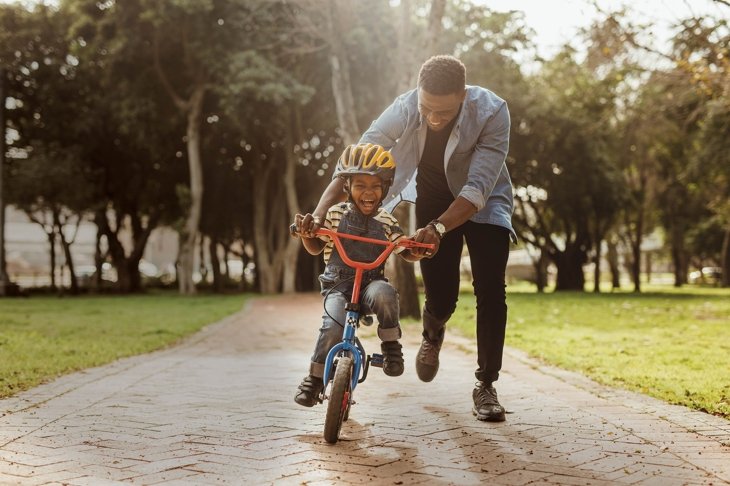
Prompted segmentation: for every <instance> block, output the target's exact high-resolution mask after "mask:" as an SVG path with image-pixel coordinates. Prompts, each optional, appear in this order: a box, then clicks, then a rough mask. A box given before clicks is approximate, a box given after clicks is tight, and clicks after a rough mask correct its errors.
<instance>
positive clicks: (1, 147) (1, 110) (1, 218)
mask: <svg viewBox="0 0 730 486" xmlns="http://www.w3.org/2000/svg"><path fill="white" fill-rule="evenodd" d="M5 97H6V96H5V69H4V68H3V67H2V66H0V297H1V296H5V295H8V294H9V293H10V291H9V290H10V278H9V277H8V272H7V267H6V262H5V193H4V191H3V189H4V187H5V183H4V182H3V180H4V173H5Z"/></svg>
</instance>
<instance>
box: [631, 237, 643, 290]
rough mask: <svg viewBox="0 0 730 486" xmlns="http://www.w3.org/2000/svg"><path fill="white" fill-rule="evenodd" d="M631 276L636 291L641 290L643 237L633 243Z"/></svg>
mask: <svg viewBox="0 0 730 486" xmlns="http://www.w3.org/2000/svg"><path fill="white" fill-rule="evenodd" d="M637 236H638V235H637ZM631 278H632V279H633V281H634V292H641V237H639V241H636V242H634V243H632V245H631Z"/></svg>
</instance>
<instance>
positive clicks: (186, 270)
mask: <svg viewBox="0 0 730 486" xmlns="http://www.w3.org/2000/svg"><path fill="white" fill-rule="evenodd" d="M204 98H205V85H203V84H199V85H198V86H196V87H195V90H194V91H193V94H192V96H191V98H190V102H189V105H188V112H187V130H186V133H187V152H188V168H189V170H190V208H189V211H188V219H187V221H186V222H185V228H184V230H183V231H182V232H181V234H180V258H179V260H180V261H179V265H180V271H179V272H178V285H179V289H180V293H181V294H184V295H193V294H195V293H196V289H195V283H194V282H193V269H194V264H195V243H196V241H197V239H198V227H199V226H200V215H201V211H202V207H203V162H202V159H201V155H200V117H201V114H202V112H203V101H204Z"/></svg>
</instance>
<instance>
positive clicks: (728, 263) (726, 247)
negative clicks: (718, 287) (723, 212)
mask: <svg viewBox="0 0 730 486" xmlns="http://www.w3.org/2000/svg"><path fill="white" fill-rule="evenodd" d="M720 261H721V264H722V281H721V282H722V286H723V287H730V225H728V227H727V228H725V237H724V238H723V240H722V255H721V256H720Z"/></svg>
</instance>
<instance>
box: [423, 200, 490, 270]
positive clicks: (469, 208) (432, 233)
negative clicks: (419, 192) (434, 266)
mask: <svg viewBox="0 0 730 486" xmlns="http://www.w3.org/2000/svg"><path fill="white" fill-rule="evenodd" d="M476 212H477V208H476V206H474V204H472V203H471V202H469V201H467V200H466V199H464V198H463V197H461V196H459V197H457V198H456V199H455V200H454V202H452V203H451V205H450V206H449V207H448V209H447V210H446V211H444V213H443V214H442V215H441V216H439V217H438V220H439V221H440V222H441V224H443V225H444V226H445V227H446V232H449V231H451V230H452V229H454V228H458V227H459V226H461V225H462V224H464V223H466V222H467V221H469V218H471V217H472V216H474V215H475V214H476ZM413 239H414V240H416V241H418V242H420V243H432V244H435V245H436V248H435V249H434V250H433V251H429V250H426V249H424V248H412V249H411V252H412V253H413V254H414V256H415V257H416V258H418V259H420V258H423V257H424V256H425V257H427V258H428V257H432V256H433V255H435V254H436V252H437V251H438V249H439V244H440V243H441V238H440V237H439V234H438V232H437V231H436V228H434V227H433V226H432V225H430V224H429V225H426V226H425V227H424V228H420V229H418V230H417V231H416V234H415V235H414V236H413Z"/></svg>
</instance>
